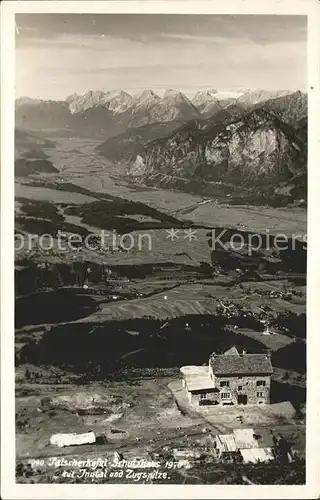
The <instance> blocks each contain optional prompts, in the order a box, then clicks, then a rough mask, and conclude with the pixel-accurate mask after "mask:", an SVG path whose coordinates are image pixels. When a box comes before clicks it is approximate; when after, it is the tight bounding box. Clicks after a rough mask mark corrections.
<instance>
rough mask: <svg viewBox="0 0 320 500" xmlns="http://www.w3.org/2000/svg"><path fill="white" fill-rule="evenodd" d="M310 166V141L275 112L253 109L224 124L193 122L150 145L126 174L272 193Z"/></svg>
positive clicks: (178, 185)
mask: <svg viewBox="0 0 320 500" xmlns="http://www.w3.org/2000/svg"><path fill="white" fill-rule="evenodd" d="M306 166H307V152H306V143H305V141H303V140H302V139H301V136H299V134H298V133H297V132H296V130H295V129H294V128H293V127H291V126H290V125H288V124H286V123H285V122H283V121H281V120H280V119H279V118H277V117H276V116H275V115H274V114H272V113H271V112H269V111H267V110H265V109H255V110H253V111H251V112H249V113H247V114H246V115H244V116H242V117H241V118H237V119H236V120H232V119H230V120H229V121H225V123H223V122H220V123H212V121H211V120H208V121H207V122H206V123H205V122H204V123H203V124H202V127H201V128H199V126H198V125H197V124H196V123H194V122H190V123H189V124H187V125H186V126H184V127H181V128H180V129H178V130H177V131H173V132H172V133H171V134H170V135H168V136H167V137H164V138H160V139H156V140H154V141H150V142H148V143H147V144H146V145H145V147H144V149H143V152H141V153H140V154H138V155H137V157H136V159H135V161H134V162H132V164H131V165H130V166H129V167H128V172H127V173H128V175H129V176H133V177H139V178H140V179H143V181H144V182H147V183H148V182H151V183H156V184H157V185H160V186H161V185H164V184H163V183H165V185H166V186H167V187H170V186H171V187H174V188H178V189H180V188H181V189H182V190H185V189H189V187H188V186H190V184H192V183H193V182H200V183H207V184H208V183H229V184H233V185H234V186H243V187H246V188H248V189H258V190H261V191H263V192H269V193H272V192H273V191H274V189H275V188H276V187H277V188H278V187H279V186H281V185H284V184H287V183H290V182H293V183H294V182H295V179H302V178H305V174H306ZM303 182H304V181H303ZM206 189H207V187H206Z"/></svg>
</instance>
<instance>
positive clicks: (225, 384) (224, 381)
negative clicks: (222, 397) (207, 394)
mask: <svg viewBox="0 0 320 500" xmlns="http://www.w3.org/2000/svg"><path fill="white" fill-rule="evenodd" d="M220 387H229V381H228V380H223V381H221V382H220Z"/></svg>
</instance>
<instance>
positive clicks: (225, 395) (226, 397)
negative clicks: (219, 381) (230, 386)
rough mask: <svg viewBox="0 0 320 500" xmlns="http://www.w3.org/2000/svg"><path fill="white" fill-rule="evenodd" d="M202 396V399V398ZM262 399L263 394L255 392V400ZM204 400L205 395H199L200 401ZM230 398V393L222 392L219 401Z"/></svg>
mask: <svg viewBox="0 0 320 500" xmlns="http://www.w3.org/2000/svg"><path fill="white" fill-rule="evenodd" d="M202 396H204V397H202ZM262 397H263V392H257V398H262ZM205 398H206V395H205V394H201V399H205ZM230 398H231V394H230V392H222V393H221V399H230Z"/></svg>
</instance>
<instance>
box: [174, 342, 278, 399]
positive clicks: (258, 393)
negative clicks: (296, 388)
mask: <svg viewBox="0 0 320 500" xmlns="http://www.w3.org/2000/svg"><path fill="white" fill-rule="evenodd" d="M180 370H181V372H182V374H183V386H184V387H185V388H186V391H187V395H188V399H189V401H190V403H196V404H200V405H204V404H221V405H247V404H248V405H251V404H253V405H256V404H268V403H270V390H271V375H272V372H273V369H272V364H271V359H270V356H269V355H268V354H247V353H245V352H243V353H242V354H240V353H239V352H238V350H237V349H236V347H232V348H231V349H229V350H228V351H226V352H225V353H224V354H218V355H217V354H215V353H213V354H212V355H211V356H210V359H209V364H208V366H202V367H200V366H198V367H196V366H192V367H187V366H186V367H182V368H181V369H180Z"/></svg>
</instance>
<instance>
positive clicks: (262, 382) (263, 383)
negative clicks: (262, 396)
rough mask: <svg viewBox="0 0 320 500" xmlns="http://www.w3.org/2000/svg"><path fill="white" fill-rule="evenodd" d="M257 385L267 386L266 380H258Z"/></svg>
mask: <svg viewBox="0 0 320 500" xmlns="http://www.w3.org/2000/svg"><path fill="white" fill-rule="evenodd" d="M257 385H266V381H265V380H257Z"/></svg>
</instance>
